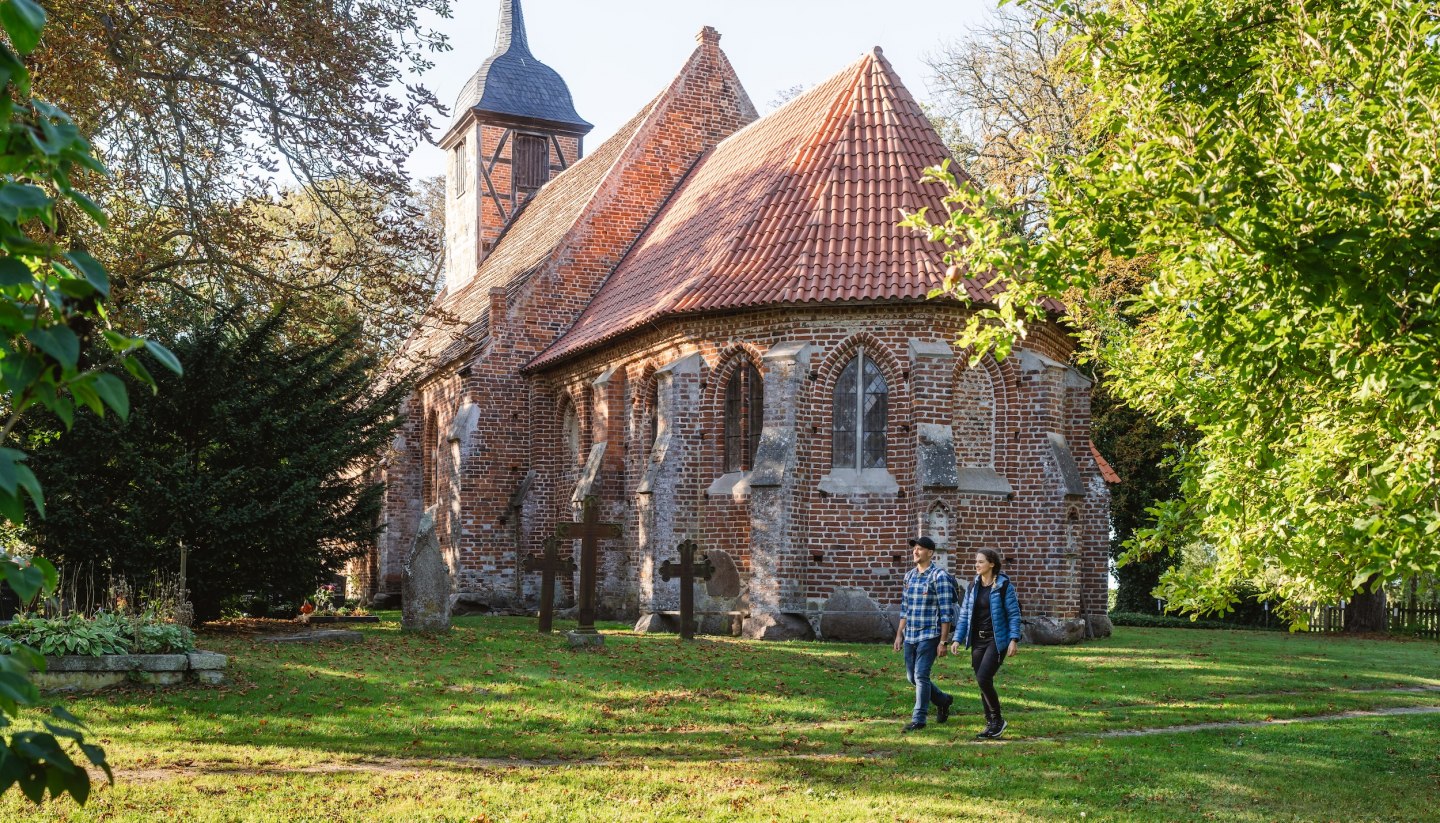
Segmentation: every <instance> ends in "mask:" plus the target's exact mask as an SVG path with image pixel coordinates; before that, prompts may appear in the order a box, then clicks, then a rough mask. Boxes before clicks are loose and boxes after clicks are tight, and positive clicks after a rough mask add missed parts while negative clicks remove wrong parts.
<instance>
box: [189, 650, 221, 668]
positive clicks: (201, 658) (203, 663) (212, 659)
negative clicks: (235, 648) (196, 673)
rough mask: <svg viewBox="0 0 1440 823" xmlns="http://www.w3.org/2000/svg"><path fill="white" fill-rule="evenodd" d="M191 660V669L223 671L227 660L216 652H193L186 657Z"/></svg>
mask: <svg viewBox="0 0 1440 823" xmlns="http://www.w3.org/2000/svg"><path fill="white" fill-rule="evenodd" d="M186 657H188V658H189V660H190V668H191V669H223V668H225V662H226V658H225V655H223V654H218V653H216V652H202V651H198V650H197V651H193V652H190V654H188V655H186Z"/></svg>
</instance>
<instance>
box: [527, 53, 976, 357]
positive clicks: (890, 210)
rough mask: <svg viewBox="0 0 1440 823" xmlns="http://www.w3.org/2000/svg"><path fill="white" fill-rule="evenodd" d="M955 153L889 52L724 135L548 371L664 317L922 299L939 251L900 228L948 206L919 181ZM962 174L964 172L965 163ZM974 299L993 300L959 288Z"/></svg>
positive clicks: (932, 281)
mask: <svg viewBox="0 0 1440 823" xmlns="http://www.w3.org/2000/svg"><path fill="white" fill-rule="evenodd" d="M946 159H951V154H950V151H949V149H948V147H946V146H945V144H944V142H943V141H942V140H941V139H940V137H939V135H938V134H936V133H935V129H934V127H933V126H932V125H931V124H930V122H929V120H928V118H926V117H925V114H924V112H923V111H922V110H921V109H920V106H919V104H918V103H916V102H915V99H914V98H913V97H912V96H911V95H910V93H909V91H908V90H906V89H905V86H904V84H903V83H901V81H900V78H899V77H898V75H897V74H896V73H895V70H894V68H893V67H892V66H891V65H890V63H889V61H888V60H886V59H885V57H884V54H883V52H881V51H880V50H879V49H878V48H877V49H874V50H871V51H868V52H866V53H865V54H864V55H863V56H862V57H861V58H860V59H859V60H858V61H856V62H855V63H852V64H850V65H849V66H846V67H845V68H844V69H843V70H841V71H840V72H838V73H836V74H835V75H834V76H832V77H831V78H830V79H828V80H826V81H825V82H823V83H821V84H820V85H819V86H817V87H816V88H814V89H811V90H810V91H807V92H805V93H804V94H801V95H799V96H798V97H796V98H795V99H794V100H792V101H790V102H789V103H787V104H786V105H784V106H782V107H780V108H779V109H777V110H776V111H774V112H772V113H771V114H769V115H767V116H766V117H765V118H763V119H761V120H759V121H758V122H755V123H751V124H750V125H748V126H746V127H745V128H743V129H741V130H739V131H737V132H736V133H735V134H733V135H731V136H730V137H728V138H726V139H725V140H723V141H721V142H720V143H719V144H718V145H717V146H716V147H715V149H714V150H713V151H712V152H710V153H709V154H708V155H707V156H705V157H704V158H702V160H701V161H700V162H699V163H698V164H697V166H696V168H695V169H694V170H693V171H692V172H691V174H690V175H689V176H688V177H687V178H686V180H685V181H684V183H683V184H682V186H681V188H680V190H679V191H677V192H676V193H675V194H674V195H673V196H672V197H671V198H670V201H669V203H668V204H667V205H666V206H665V208H664V209H663V210H662V211H661V213H660V214H659V215H658V216H657V218H656V219H655V220H654V221H653V222H652V224H651V226H650V228H649V229H648V230H647V231H646V233H645V234H644V235H642V237H641V238H640V239H639V241H637V243H636V244H635V246H634V247H633V248H632V249H631V251H630V253H629V254H628V255H627V256H626V257H625V258H624V259H623V260H621V262H620V264H619V265H618V266H617V267H616V269H615V271H614V272H613V273H612V274H611V275H610V277H609V279H608V280H607V282H606V283H605V285H604V287H602V288H601V290H600V291H599V293H598V294H597V295H596V297H595V299H594V300H593V301H592V302H591V304H590V306H589V307H588V308H587V309H586V311H585V312H584V313H583V314H582V315H581V317H580V318H579V320H578V321H577V322H576V323H575V325H574V326H573V327H572V328H571V329H570V330H569V331H568V332H567V333H566V334H565V335H564V336H562V337H561V338H560V340H558V341H557V342H556V343H555V345H553V346H552V347H551V348H550V349H549V350H547V351H546V352H544V353H543V354H542V355H541V356H540V357H539V358H537V359H536V360H535V361H534V362H532V364H531V366H530V368H543V367H544V366H546V365H550V364H553V363H555V362H557V361H558V360H560V359H562V358H565V357H568V356H570V355H573V354H577V353H579V352H580V351H582V350H588V349H590V348H591V347H593V346H596V345H598V344H600V343H601V342H603V341H606V340H609V339H613V338H615V337H617V336H620V335H623V334H626V333H628V332H630V331H634V330H636V329H638V328H641V327H644V326H646V325H648V324H649V323H651V322H653V321H656V320H658V319H660V318H661V317H663V316H671V315H679V314H692V313H708V312H714V311H724V310H734V309H741V308H751V307H758V306H764V305H787V304H813V303H835V302H856V301H884V302H894V301H920V300H924V299H926V298H927V297H928V294H929V292H930V290H931V289H932V288H934V287H935V286H937V285H939V283H940V280H941V277H942V275H943V272H944V270H945V263H944V260H943V253H944V248H943V247H942V246H940V245H939V244H936V243H932V242H930V241H929V240H928V239H926V238H925V237H924V236H923V235H920V234H919V233H916V232H914V231H912V230H910V229H906V228H901V227H900V226H898V225H897V224H898V223H899V220H900V218H901V212H902V210H903V211H907V212H914V211H917V210H918V209H920V208H929V209H930V211H932V212H938V213H941V214H943V213H945V206H944V200H943V198H944V195H945V190H944V187H943V186H941V185H939V184H935V183H928V184H922V183H920V178H921V175H922V174H923V171H924V169H925V168H927V167H929V166H934V165H938V164H940V163H941V162H942V161H944V160H946ZM960 173H961V175H962V177H963V172H960ZM964 288H965V290H966V292H967V294H968V296H969V297H970V298H971V299H972V300H975V301H977V302H982V303H989V302H993V300H994V297H995V296H996V295H994V294H992V293H990V292H989V291H987V290H985V289H984V288H983V287H982V284H981V283H979V282H978V281H974V280H970V281H967V282H966V283H965V284H964Z"/></svg>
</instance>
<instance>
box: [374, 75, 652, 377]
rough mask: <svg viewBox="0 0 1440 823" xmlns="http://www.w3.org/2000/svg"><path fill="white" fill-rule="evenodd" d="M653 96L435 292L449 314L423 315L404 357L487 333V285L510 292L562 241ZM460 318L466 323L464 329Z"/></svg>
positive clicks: (457, 349)
mask: <svg viewBox="0 0 1440 823" xmlns="http://www.w3.org/2000/svg"><path fill="white" fill-rule="evenodd" d="M658 100H659V98H658V97H657V98H656V99H655V100H652V101H650V103H649V104H647V105H646V106H645V108H643V109H641V110H640V111H639V112H638V113H637V114H636V115H635V116H634V117H632V118H631V119H630V122H628V123H626V124H625V125H624V126H621V127H620V130H619V131H618V132H616V133H615V134H614V136H612V137H611V138H610V139H609V140H606V141H605V142H604V143H602V144H600V147H599V148H597V149H596V150H595V151H594V152H593V153H591V154H589V155H587V156H585V157H584V158H582V159H581V160H580V161H579V162H577V163H576V164H575V165H573V166H571V167H570V168H568V169H566V170H565V171H563V172H561V173H560V174H559V175H557V176H556V177H555V179H553V180H551V181H550V182H549V183H547V184H546V185H545V186H544V187H543V188H541V189H540V191H539V192H537V193H536V194H535V196H534V198H532V199H531V200H530V201H529V202H528V203H526V204H525V207H524V209H522V210H521V211H520V213H519V214H517V215H516V216H515V218H514V219H513V220H512V221H511V223H510V225H509V226H507V227H506V228H505V231H504V233H502V234H501V235H500V239H499V241H498V242H497V243H496V244H495V250H494V251H493V252H491V253H490V255H489V256H488V257H486V258H485V261H484V262H483V263H481V264H480V269H479V270H478V271H477V272H476V273H475V276H474V277H473V278H472V279H471V280H470V281H469V282H468V283H465V284H464V285H463V286H461V287H460V288H459V289H458V290H456V291H454V292H453V293H452V292H450V291H449V290H448V289H447V290H446V291H443V292H441V293H440V295H439V296H438V297H436V299H435V309H436V312H435V313H437V314H441V315H448V316H449V317H450V318H451V319H450V320H449V321H448V322H447V321H445V320H441V319H433V318H431V319H427V321H426V322H425V323H424V324H423V325H422V326H421V328H419V329H417V330H416V332H415V333H414V334H412V335H411V337H410V339H409V340H408V341H407V342H406V344H405V347H404V348H403V350H402V352H401V357H402V359H403V360H404V361H405V362H409V363H413V364H424V365H426V366H427V367H428V366H438V365H441V364H444V363H447V362H449V361H451V360H453V359H455V358H456V357H459V356H461V355H463V354H464V353H465V352H466V351H467V350H468V349H469V347H470V346H473V345H474V344H475V343H477V342H479V341H480V340H482V339H483V338H484V337H485V336H486V335H487V334H488V333H489V321H490V289H492V288H494V287H496V286H505V287H506V288H507V289H508V290H509V293H510V295H511V296H512V297H513V296H514V295H515V294H516V292H517V291H518V290H519V289H520V288H521V287H522V286H523V285H524V284H525V283H526V281H527V280H528V279H529V275H530V274H531V273H532V272H534V271H535V270H536V269H538V268H539V267H540V266H541V264H543V263H544V262H545V261H546V260H547V259H549V258H550V256H551V255H552V254H554V253H555V251H556V250H557V249H558V248H560V247H561V246H562V245H563V243H564V240H565V237H566V235H567V234H568V233H569V232H570V230H571V229H572V228H574V226H575V223H576V221H578V220H579V219H580V216H581V214H582V213H583V212H584V209H585V206H586V205H588V204H589V203H590V202H591V200H592V199H593V198H594V196H595V193H596V191H597V190H598V189H599V188H600V184H601V183H602V182H604V180H605V179H606V177H607V176H608V175H609V172H610V171H611V169H612V168H613V167H614V166H615V162H616V160H617V159H618V158H619V157H620V154H621V152H622V151H623V150H624V149H625V146H626V145H627V144H628V143H629V142H630V140H631V138H633V137H634V136H635V133H636V132H637V131H639V129H640V126H641V124H643V123H644V122H645V118H646V117H647V116H649V114H650V112H651V111H652V110H653V109H654V108H655V103H656V101H658ZM461 324H468V325H466V326H465V328H464V330H463V332H462V331H461Z"/></svg>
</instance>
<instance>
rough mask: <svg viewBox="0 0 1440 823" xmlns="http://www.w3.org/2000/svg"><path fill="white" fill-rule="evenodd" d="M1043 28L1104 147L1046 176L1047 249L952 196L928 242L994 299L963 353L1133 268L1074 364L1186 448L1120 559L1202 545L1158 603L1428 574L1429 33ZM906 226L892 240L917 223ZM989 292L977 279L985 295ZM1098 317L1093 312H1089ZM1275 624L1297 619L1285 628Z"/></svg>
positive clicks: (1184, 15)
mask: <svg viewBox="0 0 1440 823" xmlns="http://www.w3.org/2000/svg"><path fill="white" fill-rule="evenodd" d="M1031 5H1032V6H1033V7H1035V8H1037V9H1039V10H1041V11H1042V12H1043V13H1044V14H1045V16H1046V17H1047V18H1048V19H1049V20H1051V21H1052V22H1053V24H1055V25H1057V26H1059V27H1060V28H1061V30H1062V31H1063V32H1065V34H1066V37H1067V42H1068V48H1069V49H1071V53H1072V55H1073V57H1072V60H1071V63H1070V65H1071V66H1072V68H1073V70H1074V71H1075V72H1077V73H1079V74H1081V75H1082V76H1083V77H1084V78H1085V81H1086V86H1087V89H1088V92H1087V93H1088V95H1089V96H1090V99H1091V101H1092V105H1093V106H1094V109H1093V111H1092V113H1091V115H1090V116H1089V118H1088V125H1087V128H1088V129H1091V130H1093V131H1094V133H1096V134H1097V135H1103V139H1102V140H1098V141H1097V143H1096V147H1095V148H1093V149H1092V150H1090V151H1088V152H1087V153H1086V154H1084V155H1083V156H1081V157H1079V158H1075V159H1068V158H1065V157H1059V156H1057V157H1054V158H1053V159H1052V160H1051V161H1049V169H1050V171H1049V178H1048V179H1049V182H1050V188H1049V190H1048V191H1047V193H1046V205H1047V208H1048V212H1049V213H1048V217H1047V220H1046V225H1045V230H1044V231H1042V232H1039V233H1037V234H1036V235H1034V236H1030V237H1026V236H1021V235H1017V234H1016V233H1014V232H1012V231H1009V230H1008V227H1007V224H1006V222H1005V221H1006V219H1007V218H1008V215H1009V214H1010V213H1011V212H1012V210H1013V208H1014V197H1013V196H1012V195H1011V194H1010V193H1008V192H1005V191H1003V190H999V189H994V188H992V189H987V190H978V189H975V188H972V187H961V186H959V185H954V184H956V183H957V181H955V179H954V178H953V176H948V175H944V174H941V175H939V176H940V177H942V178H947V179H948V180H949V182H951V183H952V188H953V191H952V199H951V205H952V210H951V212H950V214H949V215H947V216H946V217H945V219H944V220H943V221H942V222H940V223H939V224H937V225H933V226H930V227H929V230H930V231H931V233H932V236H934V237H935V238H936V239H938V240H943V241H948V242H951V243H954V244H955V245H954V246H953V252H952V256H953V262H954V263H955V267H954V268H953V269H952V270H951V278H950V281H949V282H948V283H947V286H948V287H953V286H954V285H956V284H955V282H954V281H955V278H958V277H960V276H963V275H964V274H965V273H975V272H986V273H991V272H993V273H994V274H993V277H994V278H995V279H996V280H998V281H1000V282H1001V283H1003V284H1004V285H1005V286H1006V291H1005V294H1004V296H1003V297H1002V298H1001V299H1000V300H999V302H998V305H997V306H995V307H993V308H989V309H984V310H981V311H980V312H978V313H977V316H976V319H975V321H974V322H973V323H971V324H970V325H969V326H968V327H967V329H966V330H965V332H964V334H963V337H964V339H965V340H966V341H967V342H970V343H973V344H975V345H976V347H977V350H978V351H987V350H992V349H993V350H995V351H997V352H998V353H1000V354H1002V355H1003V354H1004V353H1005V352H1006V351H1008V349H1009V347H1010V346H1011V345H1013V341H1014V340H1015V339H1016V338H1017V337H1020V336H1023V335H1024V333H1025V330H1026V325H1027V323H1029V322H1034V321H1035V320H1036V319H1038V318H1039V317H1040V316H1041V315H1042V309H1041V304H1040V300H1041V298H1042V297H1044V296H1063V295H1067V294H1070V295H1077V294H1078V295H1079V296H1080V299H1081V300H1082V301H1090V300H1092V299H1093V296H1094V293H1095V287H1096V284H1097V282H1099V280H1100V277H1099V274H1100V272H1101V271H1103V270H1104V268H1105V267H1106V265H1107V260H1108V259H1110V258H1118V259H1125V260H1131V259H1138V258H1142V257H1147V256H1148V257H1150V258H1152V259H1153V270H1154V277H1153V279H1152V281H1151V283H1150V285H1149V286H1148V287H1147V288H1146V289H1145V290H1144V291H1143V292H1142V293H1141V294H1140V295H1138V296H1137V297H1136V298H1135V300H1134V301H1133V302H1131V303H1130V305H1129V309H1128V312H1129V314H1130V317H1129V322H1126V321H1125V319H1123V318H1117V319H1115V320H1113V321H1109V322H1108V325H1107V327H1106V328H1104V329H1103V330H1101V333H1099V334H1096V335H1092V336H1091V339H1090V341H1089V342H1090V345H1091V348H1092V352H1093V353H1094V354H1096V355H1098V356H1100V357H1101V358H1102V359H1103V361H1104V362H1105V364H1106V367H1107V369H1108V370H1109V372H1110V375H1111V377H1112V384H1111V385H1112V387H1113V389H1114V391H1115V393H1116V395H1117V396H1119V397H1121V398H1122V399H1123V400H1125V401H1126V402H1127V403H1129V404H1131V405H1132V406H1134V407H1135V408H1137V409H1140V410H1142V411H1146V412H1149V413H1152V414H1155V415H1157V416H1158V417H1159V419H1160V420H1161V421H1162V422H1170V421H1183V422H1185V423H1187V424H1189V425H1191V426H1193V427H1194V428H1195V429H1196V431H1197V432H1198V433H1199V439H1198V441H1197V442H1196V444H1195V446H1194V447H1193V448H1192V449H1190V450H1189V451H1188V452H1187V453H1186V454H1185V457H1184V459H1183V460H1182V461H1181V463H1180V465H1179V469H1180V471H1181V473H1182V475H1181V477H1182V482H1181V499H1180V500H1179V501H1177V502H1175V503H1174V504H1171V505H1167V506H1163V507H1161V511H1160V517H1159V522H1158V525H1157V527H1156V528H1154V529H1151V530H1146V531H1143V532H1142V533H1141V534H1140V535H1138V536H1137V538H1136V539H1137V541H1138V543H1139V545H1140V546H1141V547H1142V548H1154V547H1158V546H1174V545H1181V544H1186V543H1191V542H1203V543H1205V544H1207V546H1208V547H1209V549H1210V550H1211V551H1213V556H1214V557H1215V562H1214V563H1213V564H1212V565H1211V566H1210V567H1208V568H1204V569H1201V570H1194V569H1192V570H1190V571H1186V572H1183V573H1182V572H1180V571H1178V570H1177V571H1172V572H1171V573H1169V574H1167V575H1166V576H1165V578H1164V581H1163V589H1164V593H1165V595H1166V596H1167V599H1168V600H1169V602H1170V604H1171V606H1172V607H1174V608H1177V609H1180V610H1184V611H1191V612H1213V611H1224V610H1226V609H1227V608H1229V606H1230V603H1231V602H1232V601H1233V599H1234V594H1233V587H1234V584H1235V583H1236V582H1237V581H1238V580H1242V579H1250V580H1254V581H1257V582H1259V583H1260V584H1261V585H1262V586H1263V587H1265V591H1266V594H1268V595H1271V596H1275V595H1280V596H1283V597H1284V600H1283V601H1282V606H1283V605H1284V604H1286V603H1295V604H1298V603H1303V602H1306V601H1309V600H1312V599H1317V598H1321V597H1323V598H1325V599H1327V600H1334V599H1338V598H1340V597H1350V598H1351V599H1352V602H1353V598H1354V596H1355V593H1356V592H1357V591H1358V590H1360V589H1361V588H1362V587H1367V588H1368V587H1370V586H1372V585H1373V584H1374V583H1375V582H1377V581H1385V580H1392V579H1398V578H1400V577H1402V576H1405V575H1410V574H1416V573H1433V572H1434V571H1435V570H1436V568H1437V566H1440V541H1437V540H1436V539H1435V537H1436V534H1437V532H1440V471H1437V469H1440V427H1437V426H1436V425H1435V421H1436V420H1437V419H1440V383H1437V379H1436V369H1435V352H1436V350H1437V340H1436V332H1435V329H1436V328H1437V327H1440V264H1437V262H1436V261H1437V260H1440V202H1437V201H1440V189H1437V186H1436V184H1435V182H1434V178H1433V173H1434V166H1435V157H1436V154H1435V146H1436V145H1440V117H1437V112H1440V16H1437V11H1436V9H1435V6H1434V4H1433V3H1427V2H1414V0H1312V1H1311V2H1304V3H1302V2H1294V1H1293V0H1287V2H1281V3H1276V2H1269V0H1264V1H1262V0H1220V1H1219V2H1212V3H1203V4H1200V3H1192V2H1189V1H1188V0H1160V1H1159V2H1156V3H1149V4H1145V5H1143V6H1137V5H1134V4H1128V3H1119V2H1105V1H1104V0H1102V2H1097V3H1085V4H1074V3H1069V2H1063V0H1035V2H1033V3H1032V4H1031ZM925 222H926V221H925V218H924V217H923V216H922V217H919V218H917V219H915V220H913V221H912V223H913V224H917V225H921V224H924V223H925ZM986 276H987V277H990V276H992V275H990V274H987V275H986ZM1097 314H1098V315H1099V316H1100V317H1102V318H1103V317H1105V315H1104V313H1103V312H1098V313H1097ZM1290 616H1291V617H1292V618H1297V617H1298V615H1297V614H1295V613H1293V612H1292V613H1291V614H1290Z"/></svg>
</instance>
